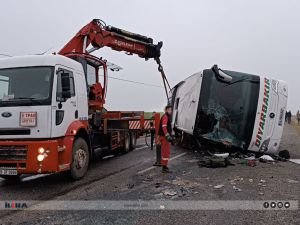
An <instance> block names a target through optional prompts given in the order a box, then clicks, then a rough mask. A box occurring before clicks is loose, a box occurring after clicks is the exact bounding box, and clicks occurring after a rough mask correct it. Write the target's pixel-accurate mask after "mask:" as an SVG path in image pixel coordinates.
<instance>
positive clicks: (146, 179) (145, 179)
mask: <svg viewBox="0 0 300 225" xmlns="http://www.w3.org/2000/svg"><path fill="white" fill-rule="evenodd" d="M143 181H147V182H148V181H153V177H152V176H150V175H148V176H147V177H145V178H144V179H143Z"/></svg>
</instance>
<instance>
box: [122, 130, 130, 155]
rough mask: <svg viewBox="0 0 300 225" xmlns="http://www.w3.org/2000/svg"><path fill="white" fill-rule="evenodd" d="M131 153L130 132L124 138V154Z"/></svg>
mask: <svg viewBox="0 0 300 225" xmlns="http://www.w3.org/2000/svg"><path fill="white" fill-rule="evenodd" d="M129 151H130V135H129V133H128V132H126V133H125V137H124V147H123V153H128V152H129Z"/></svg>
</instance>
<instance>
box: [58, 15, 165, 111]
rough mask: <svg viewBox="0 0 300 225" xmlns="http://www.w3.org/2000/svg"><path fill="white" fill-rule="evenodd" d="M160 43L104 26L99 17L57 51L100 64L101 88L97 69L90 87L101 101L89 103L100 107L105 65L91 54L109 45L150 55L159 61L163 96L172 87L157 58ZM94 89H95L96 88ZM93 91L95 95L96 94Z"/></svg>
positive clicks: (104, 91)
mask: <svg viewBox="0 0 300 225" xmlns="http://www.w3.org/2000/svg"><path fill="white" fill-rule="evenodd" d="M162 45H163V43H162V42H158V43H157V44H154V43H153V39H152V38H149V37H146V36H143V35H140V34H136V33H131V32H128V31H125V30H122V29H119V28H116V27H112V26H107V25H106V24H105V23H104V22H103V21H102V20H100V19H94V20H92V21H91V22H90V23H88V24H87V25H85V26H84V27H83V28H81V29H80V30H79V32H78V33H77V34H76V35H75V36H74V37H73V38H72V39H71V40H70V41H69V42H68V43H67V44H66V45H65V46H64V47H63V48H62V49H61V50H60V51H59V52H58V54H60V55H65V56H67V57H71V58H73V59H74V58H76V57H77V56H81V57H84V58H85V59H88V60H90V61H94V62H96V61H98V63H100V64H101V65H102V66H103V68H104V82H103V86H104V88H102V87H100V86H99V83H98V75H97V74H98V72H96V81H97V82H96V83H98V84H97V85H96V87H94V89H95V90H93V92H94V95H96V96H98V97H96V98H97V99H101V100H97V101H90V102H91V103H90V105H92V104H96V105H97V107H98V106H99V107H100V108H101V107H102V105H103V104H104V102H105V96H106V89H107V87H106V86H107V72H106V69H107V66H106V61H105V60H102V59H98V58H96V57H95V56H93V55H91V54H90V53H92V52H93V51H95V50H98V49H100V48H102V47H110V48H111V49H113V50H116V51H125V52H126V53H127V54H130V55H132V54H136V55H138V56H139V57H141V58H144V59H145V60H147V59H150V58H153V59H154V60H155V61H156V62H157V64H158V71H159V72H160V73H161V77H162V80H163V84H164V88H165V92H166V96H167V98H168V91H169V90H170V89H171V88H170V85H169V83H168V81H167V78H166V76H165V73H164V70H163V67H162V65H161V61H160V58H159V57H160V54H161V52H160V49H161V47H162ZM100 64H99V65H100ZM104 64H105V65H104ZM98 67H99V66H98ZM97 71H98V69H97ZM96 89H97V90H98V91H96ZM168 89H169V90H168ZM96 92H97V93H98V94H95V93H96ZM99 93H102V94H99Z"/></svg>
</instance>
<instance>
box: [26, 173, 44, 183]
mask: <svg viewBox="0 0 300 225" xmlns="http://www.w3.org/2000/svg"><path fill="white" fill-rule="evenodd" d="M49 175H50V174H37V175H32V176H28V177H24V178H22V181H30V180H35V179H38V178H41V177H46V176H49Z"/></svg>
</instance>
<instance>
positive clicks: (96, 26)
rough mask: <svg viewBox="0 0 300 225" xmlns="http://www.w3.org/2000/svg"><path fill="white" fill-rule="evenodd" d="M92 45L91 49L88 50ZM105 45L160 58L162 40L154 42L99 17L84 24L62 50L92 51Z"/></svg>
mask: <svg viewBox="0 0 300 225" xmlns="http://www.w3.org/2000/svg"><path fill="white" fill-rule="evenodd" d="M89 45H92V48H91V49H90V50H87V48H88V47H89ZM104 46H107V47H110V48H112V49H113V50H116V51H125V52H128V53H130V54H137V55H138V56H140V57H142V58H145V59H149V58H159V57H160V49H161V47H162V42H159V43H158V44H153V40H152V39H151V38H149V37H146V36H142V35H139V34H135V33H131V32H128V31H125V30H122V29H119V28H116V27H112V26H106V24H105V23H104V22H103V21H102V20H99V19H94V20H92V21H91V22H90V23H89V24H87V25H86V26H84V27H83V28H82V29H81V30H80V31H79V32H78V33H77V34H76V35H75V37H73V38H72V39H71V40H70V41H69V42H68V43H67V44H66V45H65V46H64V47H63V48H62V49H61V50H60V51H59V54H61V55H64V54H67V53H91V52H92V51H94V50H97V49H99V48H102V47H104Z"/></svg>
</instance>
